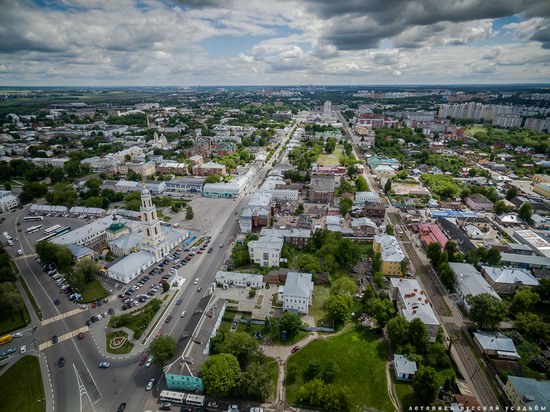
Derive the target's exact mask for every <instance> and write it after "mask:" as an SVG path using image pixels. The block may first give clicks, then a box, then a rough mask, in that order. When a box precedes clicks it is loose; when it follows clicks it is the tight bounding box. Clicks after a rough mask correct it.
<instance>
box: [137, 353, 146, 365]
mask: <svg viewBox="0 0 550 412" xmlns="http://www.w3.org/2000/svg"><path fill="white" fill-rule="evenodd" d="M146 360H147V354H146V353H144V354H143V356H142V357H141V358H139V363H138V364H139V366H142V365H143V364H144V363H145V361H146Z"/></svg>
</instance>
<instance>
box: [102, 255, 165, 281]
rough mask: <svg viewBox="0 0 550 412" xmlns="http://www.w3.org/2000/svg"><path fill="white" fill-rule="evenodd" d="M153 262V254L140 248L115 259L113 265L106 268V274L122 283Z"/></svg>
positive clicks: (133, 277) (137, 274) (138, 273)
mask: <svg viewBox="0 0 550 412" xmlns="http://www.w3.org/2000/svg"><path fill="white" fill-rule="evenodd" d="M154 263H155V255H153V254H152V253H150V252H148V251H145V250H142V251H139V252H136V253H132V254H130V255H128V256H125V257H123V258H122V259H120V260H118V261H116V262H115V263H114V265H112V266H111V267H110V268H109V269H108V274H109V277H110V278H111V279H114V280H116V281H118V282H122V283H128V282H130V281H131V280H132V279H135V278H136V277H138V276H139V275H140V274H141V273H143V272H144V271H146V270H147V269H148V268H150V267H151V266H153V264H154Z"/></svg>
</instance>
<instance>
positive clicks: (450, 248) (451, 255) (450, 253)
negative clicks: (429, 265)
mask: <svg viewBox="0 0 550 412" xmlns="http://www.w3.org/2000/svg"><path fill="white" fill-rule="evenodd" d="M444 250H445V252H447V257H448V261H449V262H456V260H455V259H456V256H457V255H458V254H459V253H460V251H459V249H458V245H457V244H456V242H455V241H453V240H449V241H448V242H447V243H446V244H445V248H444Z"/></svg>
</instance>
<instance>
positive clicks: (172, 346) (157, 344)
mask: <svg viewBox="0 0 550 412" xmlns="http://www.w3.org/2000/svg"><path fill="white" fill-rule="evenodd" d="M149 353H150V355H151V356H152V358H153V363H154V364H155V365H165V364H166V363H167V362H168V360H169V359H170V358H171V357H172V356H174V355H175V354H176V340H175V339H174V338H172V337H171V336H159V337H158V338H155V339H154V340H153V342H151V344H150V345H149Z"/></svg>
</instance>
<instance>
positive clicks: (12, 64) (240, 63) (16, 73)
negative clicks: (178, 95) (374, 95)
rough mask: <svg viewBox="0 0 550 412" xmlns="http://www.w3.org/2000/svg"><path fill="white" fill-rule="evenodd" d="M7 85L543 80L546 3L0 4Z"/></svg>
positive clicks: (549, 62) (548, 71)
mask: <svg viewBox="0 0 550 412" xmlns="http://www.w3.org/2000/svg"><path fill="white" fill-rule="evenodd" d="M0 8H1V9H2V11H3V13H1V15H0V39H2V40H0V85H2V86H197V85H202V86H208V85H213V86H214V85H226V86H237V85H242V86H247V85H250V86H254V85H258V86H259V85H266V86H269V85H273V86H276V85H279V86H293V85H305V84H315V85H415V84H418V85H432V84H433V85H437V84H441V85H444V84H479V85H483V84H509V83H513V84H522V83H544V82H548V79H549V78H550V3H548V2H546V1H544V0H542V1H541V0H525V1H512V0H510V1H508V0H503V1H499V2H498V3H497V4H487V2H483V1H478V0H472V1H453V0H449V1H440V2H437V1H430V0H426V1H400V0H391V1H386V2H383V3H381V2H378V1H358V0H344V1H339V2H336V3H335V2H331V1H328V0H326V1H324V0H319V1H314V0H303V1H293V0H288V1H286V0H285V1H278V2H270V3H267V2H262V1H246V2H244V1H238V0H234V1H231V0H229V1H227V0H207V1H200V0H191V1H186V2H180V1H161V0H146V1H132V0H122V1H117V2H109V1H104V0H92V1H89V0H72V1H62V0H34V1H31V0H22V1H17V0H0Z"/></svg>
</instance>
